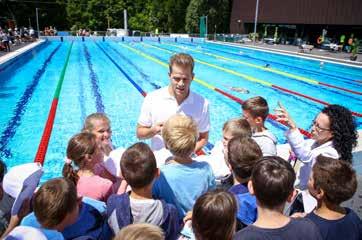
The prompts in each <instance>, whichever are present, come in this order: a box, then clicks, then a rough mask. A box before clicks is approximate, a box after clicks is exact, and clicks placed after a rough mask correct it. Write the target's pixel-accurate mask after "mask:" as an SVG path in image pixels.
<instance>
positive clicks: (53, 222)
mask: <svg viewBox="0 0 362 240" xmlns="http://www.w3.org/2000/svg"><path fill="white" fill-rule="evenodd" d="M33 208H34V214H35V217H36V219H37V220H38V222H39V223H40V225H41V226H42V227H44V228H48V229H56V230H58V231H63V230H64V228H65V227H67V226H69V225H71V224H73V223H75V222H76V220H77V218H78V214H79V202H78V199H77V190H76V187H75V185H74V183H73V182H71V181H70V180H67V179H64V178H55V179H51V180H49V181H47V182H46V183H44V184H43V185H42V186H41V187H40V188H39V190H38V191H37V192H36V193H35V195H34V200H33Z"/></svg>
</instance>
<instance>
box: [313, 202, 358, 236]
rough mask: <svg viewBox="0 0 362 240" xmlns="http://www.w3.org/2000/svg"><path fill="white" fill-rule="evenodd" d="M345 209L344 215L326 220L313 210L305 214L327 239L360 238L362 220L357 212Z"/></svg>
mask: <svg viewBox="0 0 362 240" xmlns="http://www.w3.org/2000/svg"><path fill="white" fill-rule="evenodd" d="M345 209H346V216H344V217H343V218H341V219H338V220H327V219H324V218H322V217H320V216H318V215H316V214H315V213H314V212H311V213H309V214H308V215H307V218H309V219H310V220H312V221H313V222H314V223H315V224H316V225H317V226H318V228H319V230H320V232H321V234H322V238H323V239H328V240H335V239H336V240H340V239H348V240H360V239H362V221H361V219H360V218H359V217H358V216H357V214H356V213H355V212H354V211H353V210H351V209H349V208H345Z"/></svg>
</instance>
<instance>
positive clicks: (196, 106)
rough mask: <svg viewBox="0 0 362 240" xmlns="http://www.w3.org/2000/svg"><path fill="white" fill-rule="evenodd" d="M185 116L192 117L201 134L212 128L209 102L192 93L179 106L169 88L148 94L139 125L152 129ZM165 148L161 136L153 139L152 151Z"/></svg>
mask: <svg viewBox="0 0 362 240" xmlns="http://www.w3.org/2000/svg"><path fill="white" fill-rule="evenodd" d="M175 114H183V115H186V116H189V117H191V118H192V119H193V120H194V121H195V122H196V123H197V126H198V130H199V132H200V133H204V132H208V131H209V128H210V117H209V102H208V101H207V100H206V99H205V98H203V97H201V96H200V95H198V94H196V93H193V92H192V91H190V94H189V96H188V97H187V98H186V99H185V100H184V101H183V102H182V103H181V104H180V105H178V103H177V101H176V98H175V97H173V96H171V95H170V93H169V92H168V86H167V87H163V88H161V89H158V90H156V91H154V92H151V93H149V94H147V96H146V97H145V99H144V101H143V104H142V108H141V113H140V117H139V119H138V124H140V125H142V126H145V127H151V126H153V125H156V124H157V123H164V122H166V121H167V119H169V118H170V117H171V116H172V115H175ZM163 147H164V143H163V139H162V136H161V135H160V134H157V135H155V136H154V137H152V139H151V148H152V150H159V149H161V148H163Z"/></svg>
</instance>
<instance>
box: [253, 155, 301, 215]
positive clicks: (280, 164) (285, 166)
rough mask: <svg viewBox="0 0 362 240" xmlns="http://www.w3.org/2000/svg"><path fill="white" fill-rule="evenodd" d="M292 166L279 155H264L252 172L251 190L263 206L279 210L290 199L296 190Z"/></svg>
mask: <svg viewBox="0 0 362 240" xmlns="http://www.w3.org/2000/svg"><path fill="white" fill-rule="evenodd" d="M294 181H295V173H294V170H293V168H292V166H291V165H290V164H289V163H288V162H287V161H285V160H284V159H282V158H280V157H278V156H269V157H263V158H262V159H261V161H259V162H257V163H256V164H255V166H254V169H253V171H252V174H251V182H249V190H250V192H251V193H252V194H254V195H255V197H256V199H257V203H258V205H259V206H260V207H262V208H267V209H270V210H277V209H280V208H283V207H284V204H285V203H286V202H287V201H290V200H291V198H292V196H293V192H294Z"/></svg>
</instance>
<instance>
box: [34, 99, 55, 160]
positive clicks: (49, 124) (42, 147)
mask: <svg viewBox="0 0 362 240" xmlns="http://www.w3.org/2000/svg"><path fill="white" fill-rule="evenodd" d="M57 106H58V99H57V98H55V99H53V102H52V106H51V108H50V111H49V115H48V119H47V121H46V125H45V128H44V132H43V135H42V137H41V140H40V144H39V147H38V151H37V153H36V155H35V160H34V161H35V162H39V163H41V164H42V165H43V164H44V160H45V154H46V152H47V150H48V145H49V139H50V135H51V133H52V130H53V124H54V119H55V114H56V112H57Z"/></svg>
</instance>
